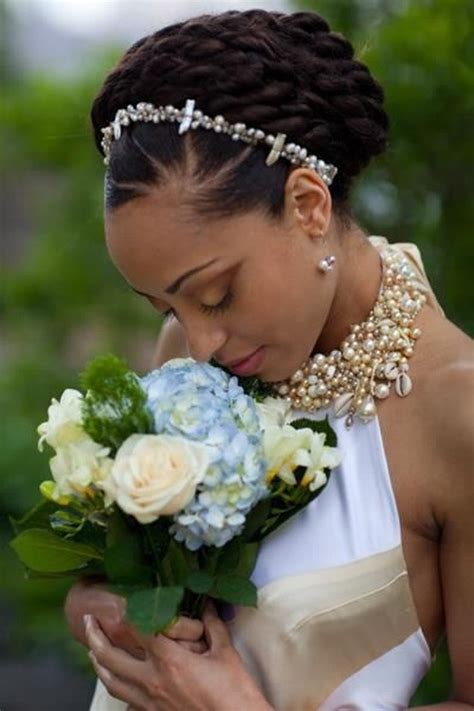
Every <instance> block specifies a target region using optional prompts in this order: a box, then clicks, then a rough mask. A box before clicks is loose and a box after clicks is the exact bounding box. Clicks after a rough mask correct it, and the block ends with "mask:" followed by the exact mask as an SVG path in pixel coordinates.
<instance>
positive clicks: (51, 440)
mask: <svg viewBox="0 0 474 711" xmlns="http://www.w3.org/2000/svg"><path fill="white" fill-rule="evenodd" d="M82 400H83V397H82V393H80V392H79V391H78V390H73V389H71V388H68V389H67V390H65V391H64V392H63V394H62V395H61V400H60V401H59V402H58V401H57V400H56V399H55V398H53V399H52V401H51V405H50V406H49V408H48V420H47V421H46V422H42V423H41V424H40V425H39V426H38V434H39V435H40V439H39V442H38V448H39V449H40V450H42V449H43V442H44V441H46V442H47V443H48V444H49V445H51V447H54V448H55V449H56V448H57V447H60V446H62V445H66V444H70V443H72V442H77V441H78V440H80V439H82V438H83V437H84V436H85V433H84V430H83V429H82V427H81V423H82V415H81V404H82Z"/></svg>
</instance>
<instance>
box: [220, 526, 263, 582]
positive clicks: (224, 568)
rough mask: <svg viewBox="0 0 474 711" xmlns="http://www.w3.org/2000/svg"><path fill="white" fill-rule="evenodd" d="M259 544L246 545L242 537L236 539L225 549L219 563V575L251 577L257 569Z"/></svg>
mask: <svg viewBox="0 0 474 711" xmlns="http://www.w3.org/2000/svg"><path fill="white" fill-rule="evenodd" d="M258 548H259V544H258V543H245V541H244V540H243V539H242V537H241V536H238V537H237V538H234V539H233V540H232V541H230V543H228V544H227V545H226V546H224V548H222V552H221V555H220V558H219V560H218V562H217V567H216V573H217V574H218V575H227V574H232V575H241V576H243V577H245V578H248V577H250V575H251V574H252V571H253V569H254V567H255V561H256V559H257V552H258Z"/></svg>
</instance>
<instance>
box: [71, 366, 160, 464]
mask: <svg viewBox="0 0 474 711" xmlns="http://www.w3.org/2000/svg"><path fill="white" fill-rule="evenodd" d="M80 383H81V387H82V388H83V390H84V391H85V392H86V395H85V398H84V404H83V412H82V415H83V427H84V430H85V431H86V432H87V434H88V435H89V436H90V437H92V439H93V440H95V441H96V442H99V443H100V444H103V445H104V446H105V447H110V448H111V450H112V455H113V454H115V452H116V451H117V449H118V448H119V447H120V445H121V444H122V443H123V442H124V441H125V440H126V439H127V437H129V436H130V435H131V434H136V433H141V434H147V433H151V432H153V422H152V416H151V413H150V412H149V411H148V409H147V407H146V395H145V392H144V391H143V390H142V388H141V387H140V383H139V380H138V377H137V376H136V375H135V373H133V372H131V371H130V370H129V368H128V366H127V364H126V362H125V361H124V360H122V359H121V358H117V356H114V355H103V356H98V357H97V358H94V360H92V361H91V362H90V363H89V364H88V365H87V367H86V368H85V369H84V371H83V372H82V373H81V375H80Z"/></svg>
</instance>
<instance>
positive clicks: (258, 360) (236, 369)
mask: <svg viewBox="0 0 474 711" xmlns="http://www.w3.org/2000/svg"><path fill="white" fill-rule="evenodd" d="M264 358H265V347H264V346H260V348H257V350H256V351H254V352H253V353H249V355H248V356H247V357H246V358H243V359H241V360H240V361H234V362H233V363H232V364H231V365H228V366H226V367H227V368H228V369H229V370H230V371H231V372H232V373H235V374H236V375H253V374H254V373H255V372H256V371H257V370H258V369H259V368H260V366H261V365H262V362H263V359H264Z"/></svg>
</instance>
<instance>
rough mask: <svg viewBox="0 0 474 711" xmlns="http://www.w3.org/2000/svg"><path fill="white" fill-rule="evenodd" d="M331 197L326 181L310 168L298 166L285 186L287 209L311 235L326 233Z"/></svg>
mask: <svg viewBox="0 0 474 711" xmlns="http://www.w3.org/2000/svg"><path fill="white" fill-rule="evenodd" d="M331 211H332V199H331V193H330V192H329V188H328V186H327V185H326V183H325V182H324V180H323V179H322V178H321V177H320V176H319V175H318V174H317V173H316V172H315V171H314V170H311V169H310V168H297V169H295V170H293V171H292V172H291V173H290V175H289V176H288V178H287V181H286V185H285V212H286V217H287V219H288V220H290V224H291V223H292V222H293V223H294V222H296V223H297V224H298V226H299V227H300V228H302V229H303V230H304V231H305V232H307V233H308V234H309V235H310V236H317V235H321V234H325V233H326V232H327V230H328V227H329V222H330V219H331Z"/></svg>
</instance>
